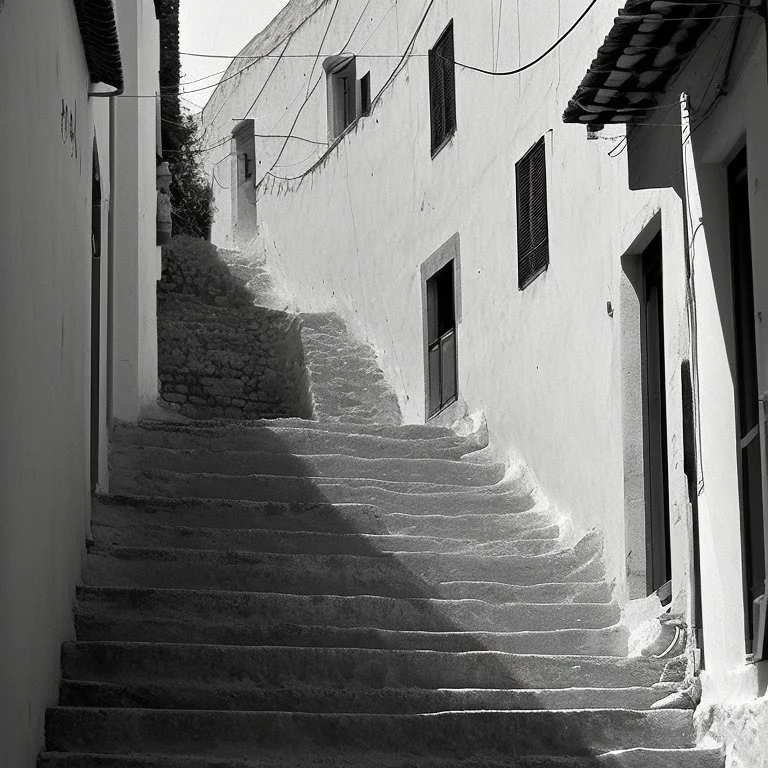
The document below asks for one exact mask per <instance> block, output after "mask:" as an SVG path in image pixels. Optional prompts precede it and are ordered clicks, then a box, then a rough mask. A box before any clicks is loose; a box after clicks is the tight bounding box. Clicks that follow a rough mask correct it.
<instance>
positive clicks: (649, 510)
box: [643, 234, 672, 604]
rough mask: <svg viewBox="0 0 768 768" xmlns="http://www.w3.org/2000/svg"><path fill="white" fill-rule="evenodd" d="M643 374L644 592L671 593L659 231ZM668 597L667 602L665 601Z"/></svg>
mask: <svg viewBox="0 0 768 768" xmlns="http://www.w3.org/2000/svg"><path fill="white" fill-rule="evenodd" d="M643 285H644V307H643V318H644V328H643V347H644V350H645V354H644V356H643V358H644V365H643V375H644V379H645V381H644V389H645V422H646V425H647V426H646V434H645V460H646V467H647V470H646V562H647V566H646V579H647V585H648V593H649V594H650V593H651V592H657V593H658V595H659V598H660V599H661V601H662V603H664V604H666V602H669V601H670V600H671V598H672V594H671V584H670V579H671V578H672V544H671V526H670V518H669V469H668V459H667V390H666V386H667V385H666V372H665V371H666V366H665V356H664V290H663V273H662V241H661V234H658V235H656V237H655V238H654V239H653V241H652V242H651V244H650V245H649V246H648V248H647V249H646V250H645V253H644V254H643ZM665 601H666V602H665Z"/></svg>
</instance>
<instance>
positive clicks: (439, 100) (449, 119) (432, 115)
mask: <svg viewBox="0 0 768 768" xmlns="http://www.w3.org/2000/svg"><path fill="white" fill-rule="evenodd" d="M448 39H450V44H451V62H450V64H451V67H450V73H451V74H450V93H451V97H452V98H451V104H450V105H449V103H448V100H447V98H446V95H447V94H448V92H449V90H448V89H447V88H446V83H445V74H446V71H447V70H448V68H447V67H444V68H443V67H441V69H440V70H436V69H435V67H436V66H437V59H436V56H437V55H439V54H437V53H436V52H437V51H438V49H439V48H440V47H441V46H442V45H443V44H444V43H445V42H446V41H447V40H448ZM455 45H456V38H455V35H454V25H453V19H451V20H450V21H449V22H448V25H447V26H446V27H445V29H444V30H443V31H442V33H441V34H440V36H439V37H438V38H437V41H436V42H435V44H434V45H433V46H432V48H430V49H429V53H428V56H427V60H428V69H429V76H428V80H429V129H430V130H429V134H430V138H429V141H430V147H431V154H432V157H433V158H434V157H435V156H436V155H437V154H439V152H440V151H441V150H442V149H443V147H445V146H446V145H447V144H448V143H450V141H451V139H452V138H453V137H454V136H455V134H456V127H457V125H458V120H457V117H456V48H455ZM441 58H444V57H442V56H441ZM438 77H439V78H440V91H439V92H438V91H437V90H436V80H437V79H438ZM438 109H439V111H440V112H441V116H442V119H443V123H444V127H443V132H442V133H441V134H440V136H437V135H436V133H437V132H436V126H435V122H436V116H437V114H436V113H437V112H438Z"/></svg>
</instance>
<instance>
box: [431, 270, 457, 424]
mask: <svg viewBox="0 0 768 768" xmlns="http://www.w3.org/2000/svg"><path fill="white" fill-rule="evenodd" d="M454 283H455V277H454V263H453V260H451V261H449V262H448V263H447V264H446V265H445V266H444V267H443V268H442V269H441V270H440V271H439V272H436V273H435V274H434V275H433V276H432V277H430V278H429V280H427V358H428V365H429V415H430V416H434V415H435V414H436V413H437V412H438V411H441V410H442V409H443V408H445V407H446V406H448V405H450V404H451V403H453V402H455V401H456V400H457V398H458V384H457V377H456V298H455V297H456V293H455V286H454Z"/></svg>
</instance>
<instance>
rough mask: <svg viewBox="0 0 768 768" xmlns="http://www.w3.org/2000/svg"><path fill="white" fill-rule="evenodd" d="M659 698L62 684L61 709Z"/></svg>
mask: <svg viewBox="0 0 768 768" xmlns="http://www.w3.org/2000/svg"><path fill="white" fill-rule="evenodd" d="M663 695H664V694H663V692H658V691H654V690H652V689H650V688H643V687H634V688H560V689H527V690H526V689H498V688H495V689H494V688H464V689H439V690H429V689H417V688H378V689H377V688H347V687H345V688H332V687H314V688H311V687H306V686H305V687H301V688H279V689H276V688H260V687H258V686H254V685H248V684H247V683H245V682H243V683H232V684H229V685H216V684H212V683H208V684H199V683H195V682H189V683H179V682H177V681H172V682H169V681H164V680H162V679H160V680H158V681H156V682H131V681H123V682H106V681H84V680H62V681H61V686H60V706H75V707H84V706H89V707H110V708H113V707H128V708H146V709H184V710H186V709H204V710H231V711H282V712H326V713H333V712H336V713H342V712H353V711H354V712H361V713H369V714H376V713H378V714H382V713H390V714H405V713H408V714H416V713H429V712H445V711H462V710H513V709H521V710H535V709H541V710H549V709H631V710H638V711H643V710H648V709H649V708H650V705H651V704H652V703H654V702H655V701H658V700H659V699H660V698H661V697H662V696H663Z"/></svg>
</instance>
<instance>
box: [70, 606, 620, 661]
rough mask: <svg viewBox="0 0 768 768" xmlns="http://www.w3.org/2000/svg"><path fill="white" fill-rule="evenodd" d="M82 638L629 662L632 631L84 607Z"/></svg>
mask: <svg viewBox="0 0 768 768" xmlns="http://www.w3.org/2000/svg"><path fill="white" fill-rule="evenodd" d="M75 626H76V629H77V636H78V638H80V639H81V640H104V641H128V642H130V641H137V642H157V643H190V642H196V643H204V644H220V645H266V646H290V647H305V648H306V647H321V648H373V649H391V650H434V651H448V652H462V651H482V650H491V651H502V652H504V653H518V654H530V653H536V654H539V655H542V654H568V655H571V656H579V655H583V656H595V655H597V656H617V657H620V656H625V655H626V653H627V646H628V632H627V630H626V629H625V628H624V627H622V626H612V627H608V628H607V629H557V630H549V631H540V632H536V631H534V632H531V631H520V632H479V631H455V632H449V631H446V632H437V631H435V632H428V631H427V632H425V631H415V630H388V629H379V628H376V627H350V628H345V627H330V626H328V625H322V624H321V625H318V624H309V623H307V624H297V623H285V622H280V623H275V624H268V623H263V622H254V621H248V620H242V621H239V620H237V619H232V618H230V617H228V616H223V615H200V614H198V615H194V616H191V615H190V614H189V613H188V612H182V611H178V612H173V611H172V610H167V611H160V610H158V611H155V612H149V611H131V610H126V609H123V610H120V609H115V610H110V609H109V608H106V609H105V608H104V607H103V606H98V605H97V606H88V607H83V606H78V608H77V610H76V612H75Z"/></svg>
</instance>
